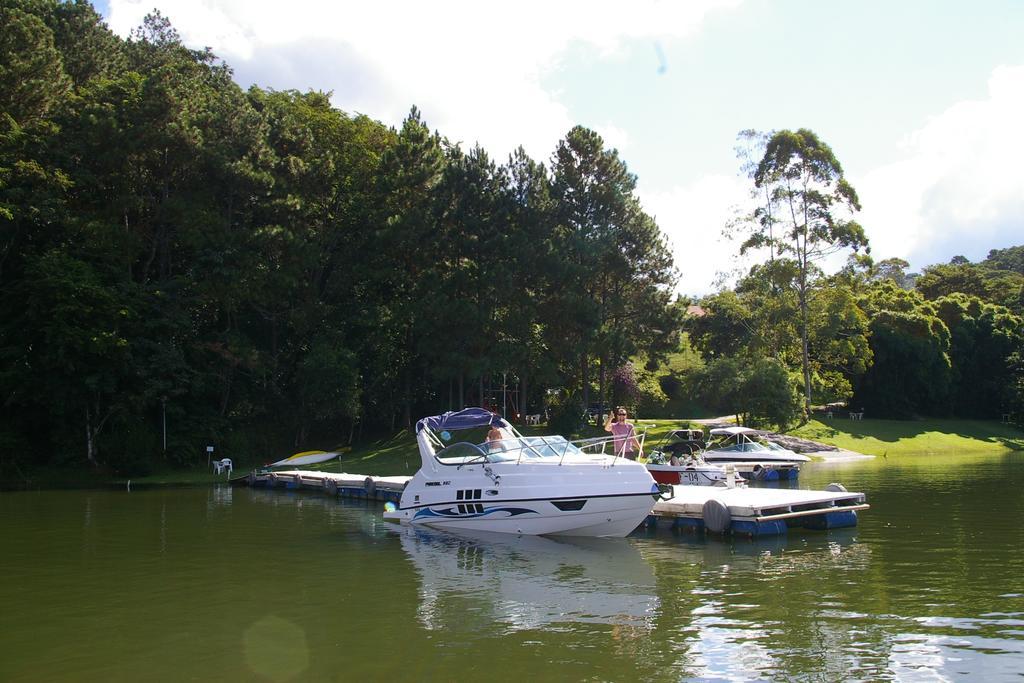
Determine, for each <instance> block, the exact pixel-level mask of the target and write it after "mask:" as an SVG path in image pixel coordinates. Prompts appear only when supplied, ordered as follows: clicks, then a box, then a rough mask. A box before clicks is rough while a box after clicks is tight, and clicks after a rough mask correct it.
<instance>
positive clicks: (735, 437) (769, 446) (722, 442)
mask: <svg viewBox="0 0 1024 683" xmlns="http://www.w3.org/2000/svg"><path fill="white" fill-rule="evenodd" d="M701 455H702V456H703V457H704V460H706V461H707V462H708V463H710V464H712V465H714V464H721V463H727V462H731V463H739V462H742V463H761V464H764V465H771V464H779V463H801V462H810V460H811V459H810V458H808V457H807V456H806V455H800V454H799V453H794V452H793V451H791V450H789V449H788V448H783V447H782V446H780V445H778V444H776V443H772V442H771V441H768V440H766V439H765V438H764V436H763V432H759V431H758V430H756V429H751V428H749V427H718V428H716V429H712V430H711V442H710V443H709V444H708V446H707V448H706V449H705V450H704V452H703V453H702V454H701Z"/></svg>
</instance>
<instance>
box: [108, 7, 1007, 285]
mask: <svg viewBox="0 0 1024 683" xmlns="http://www.w3.org/2000/svg"><path fill="white" fill-rule="evenodd" d="M154 6H156V7H158V8H160V10H161V11H162V12H163V13H164V14H165V15H167V16H168V17H169V18H170V19H171V21H172V23H173V24H174V25H175V26H176V28H177V29H178V30H179V31H180V32H181V34H182V36H183V38H184V39H185V41H186V43H188V44H191V45H193V46H195V47H202V46H210V47H212V48H213V50H214V51H215V52H216V53H217V54H218V55H219V56H221V57H222V58H223V59H225V60H226V61H227V62H228V64H230V65H231V66H232V67H233V68H234V70H235V74H236V78H237V80H238V81H239V82H240V83H241V84H242V85H243V86H247V85H249V84H251V83H256V84H258V85H261V86H264V87H272V88H277V89H285V88H297V89H300V90H304V89H309V88H314V89H319V90H330V91H333V93H334V95H333V101H334V103H335V105H337V106H338V107H339V108H341V109H344V110H346V111H349V112H353V111H358V112H361V113H365V114H368V115H370V116H372V117H374V118H376V119H379V120H381V121H383V122H385V123H387V124H389V125H399V124H400V123H401V120H402V118H403V117H404V116H405V115H406V114H407V113H408V110H409V107H410V106H411V105H413V104H416V105H417V106H419V107H420V108H421V109H422V110H423V113H424V116H425V118H426V120H427V122H428V123H429V124H430V125H431V126H432V127H434V128H437V129H438V130H439V131H440V132H441V133H442V134H444V135H446V136H447V137H448V138H449V139H452V140H458V141H461V142H462V143H463V144H464V145H465V146H467V147H468V146H471V145H472V144H474V143H476V142H479V143H480V144H481V145H482V146H483V147H485V148H486V149H487V150H488V151H489V152H491V154H492V155H493V156H494V157H495V158H497V159H499V160H504V159H505V158H506V157H507V155H508V153H509V152H511V151H512V149H513V148H514V147H515V146H517V145H519V144H522V145H523V146H524V147H526V149H527V151H528V152H529V153H530V154H531V156H533V157H534V158H536V159H538V160H541V161H547V160H548V159H549V158H550V156H551V153H552V152H553V150H554V147H555V144H556V143H557V141H558V139H560V138H561V137H562V136H564V135H565V133H566V132H567V131H568V130H569V128H571V127H572V126H573V125H576V124H581V125H585V126H588V127H591V128H593V129H595V130H597V131H598V132H599V133H601V134H602V135H603V136H604V137H605V140H606V144H607V145H608V146H610V147H615V148H617V149H618V150H619V152H620V155H621V156H622V158H623V159H624V160H625V162H626V163H627V164H628V166H629V168H630V170H631V171H632V172H633V173H634V174H636V175H637V177H638V194H639V196H640V198H641V201H642V202H643V205H644V207H645V208H646V209H647V210H648V212H649V213H651V214H653V215H655V216H656V218H657V219H658V223H659V225H660V226H661V228H662V230H663V231H664V232H665V233H666V235H667V236H668V237H669V239H670V242H671V243H672V244H673V247H674V249H676V251H677V264H678V266H679V268H680V271H681V276H682V277H681V280H680V285H679V288H678V289H679V291H681V292H684V293H690V294H703V293H706V292H708V291H711V290H713V289H714V287H715V285H714V284H713V283H714V282H715V280H716V274H718V273H720V272H723V271H729V270H730V269H736V268H742V267H745V266H746V265H748V264H749V263H750V259H749V258H748V259H747V260H746V261H740V260H738V259H737V257H736V251H737V245H736V243H734V242H730V241H728V240H725V239H723V238H722V237H721V231H722V228H723V227H724V225H725V223H726V222H727V221H728V220H729V219H730V218H731V217H732V216H733V215H734V214H735V212H736V211H737V210H738V208H737V207H740V208H742V206H743V204H744V202H745V201H746V195H747V193H748V190H749V184H750V183H749V181H747V180H746V179H744V178H742V177H741V176H740V175H739V164H738V162H737V160H736V157H735V154H734V151H733V148H734V146H735V144H736V134H737V133H738V132H739V131H740V130H742V129H745V128H755V129H758V130H775V129H781V128H801V127H806V128H810V129H812V130H814V131H816V132H817V133H818V134H819V135H820V136H821V137H822V138H823V139H824V140H825V141H826V142H827V143H828V144H830V145H831V146H832V148H833V150H834V151H835V153H836V155H837V157H838V158H839V160H840V161H841V163H842V164H843V166H844V169H845V170H846V173H847V176H848V178H849V179H850V181H851V182H852V183H853V185H854V187H855V188H856V189H857V190H858V192H859V193H860V196H861V201H862V204H863V207H864V209H863V211H862V212H861V214H859V215H858V219H859V220H860V221H861V222H862V223H863V224H864V226H865V229H866V231H867V234H868V236H869V238H870V239H871V241H872V250H873V254H874V256H875V257H876V258H879V259H880V258H887V257H892V256H898V257H901V258H905V259H907V260H909V261H910V262H911V266H912V268H921V267H923V266H925V265H929V264H931V263H935V262H940V261H946V260H948V259H949V258H950V257H952V256H953V255H956V254H963V255H966V256H967V257H968V258H971V259H972V260H978V259H980V258H983V257H984V256H985V254H986V253H987V252H988V250H989V249H991V248H1002V247H1007V246H1012V245H1015V244H1024V173H1022V172H1021V171H1020V169H1019V161H1020V159H1021V158H1022V157H1024V134H1022V132H1021V126H1020V122H1021V121H1024V38H1022V37H1024V2H1011V1H987V0H981V1H979V2H973V3H963V2H941V1H932V2H924V1H909V0H901V1H899V2H871V1H866V0H862V1H860V2H805V1H802V0H801V1H798V0H790V1H778V2H769V1H768V0H689V1H688V2H658V1H656V0H635V1H634V2H633V3H629V4H627V3H613V2H609V1H604V0H591V1H590V2H553V1H550V0H549V1H547V2H541V1H537V0H522V1H521V2H518V3H515V4H514V5H513V4H508V5H498V4H489V3H480V2H478V1H477V2H462V1H457V2H456V1H449V0H435V1H434V2H431V3H426V4H412V3H403V2H397V1H392V0H382V1H379V2H375V3H372V6H371V4H368V3H360V4H353V3H347V2H333V3H325V2H320V1H319V0H292V1H291V2H289V3H273V4H271V3H261V2H251V1H246V0H166V1H165V0H109V4H106V3H100V4H98V6H97V7H98V9H99V10H100V11H101V12H102V13H103V15H104V16H105V17H106V18H107V20H108V22H109V23H110V25H111V27H112V28H113V29H114V30H115V31H116V32H117V33H119V34H121V35H126V34H127V32H128V30H130V28H131V27H133V26H135V25H137V24H138V23H139V22H140V21H141V18H142V16H143V15H144V14H145V13H146V12H147V11H149V10H150V9H152V8H153V7H154ZM694 255H699V258H694ZM753 258H756V256H755V257H753Z"/></svg>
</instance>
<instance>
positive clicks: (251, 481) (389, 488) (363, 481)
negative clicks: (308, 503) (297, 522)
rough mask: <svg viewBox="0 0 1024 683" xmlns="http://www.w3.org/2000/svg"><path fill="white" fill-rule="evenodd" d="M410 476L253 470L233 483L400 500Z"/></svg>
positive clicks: (379, 499) (373, 498)
mask: <svg viewBox="0 0 1024 683" xmlns="http://www.w3.org/2000/svg"><path fill="white" fill-rule="evenodd" d="M410 479H412V477H374V476H368V475H365V474H348V473H345V472H321V471H316V470H279V471H274V472H250V473H249V474H248V475H247V476H245V477H239V478H237V479H235V480H233V482H234V483H239V484H248V485H249V486H253V487H263V488H269V489H273V488H286V489H314V490H320V491H323V492H325V493H328V494H330V495H334V496H341V497H342V498H358V499H362V500H378V501H384V502H387V501H391V502H394V503H397V502H398V500H399V498H401V497H402V489H404V488H405V484H406V482H408V481H409V480H410Z"/></svg>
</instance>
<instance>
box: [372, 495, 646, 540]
mask: <svg viewBox="0 0 1024 683" xmlns="http://www.w3.org/2000/svg"><path fill="white" fill-rule="evenodd" d="M656 494H657V491H652V490H649V491H646V492H642V493H641V492H638V493H634V494H621V495H614V496H594V497H586V496H580V497H574V498H570V499H564V498H563V499H544V500H536V499H534V500H489V501H486V502H472V503H461V504H460V503H457V502H456V503H452V502H447V503H439V504H435V505H424V506H421V507H418V508H410V509H402V510H399V511H397V512H398V514H397V515H393V517H392V518H395V517H397V519H398V520H399V521H402V522H408V523H411V524H422V525H424V526H428V527H432V528H435V529H454V530H464V531H490V532H497V533H510V534H525V535H542V536H559V535H563V536H599V537H609V536H611V537H617V536H625V535H627V534H629V533H630V532H631V531H633V530H634V529H636V528H637V527H638V526H639V525H640V524H641V523H642V522H643V521H644V519H645V518H646V517H647V515H648V514H650V511H651V508H652V507H653V506H654V502H655V498H656ZM575 507H578V508H579V509H571V508H575ZM563 508H565V509H563Z"/></svg>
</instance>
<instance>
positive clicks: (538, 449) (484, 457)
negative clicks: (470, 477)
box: [437, 436, 585, 465]
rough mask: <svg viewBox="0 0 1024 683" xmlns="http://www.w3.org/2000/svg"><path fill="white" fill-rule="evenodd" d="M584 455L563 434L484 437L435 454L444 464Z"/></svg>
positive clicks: (531, 459) (541, 459) (522, 460)
mask: <svg viewBox="0 0 1024 683" xmlns="http://www.w3.org/2000/svg"><path fill="white" fill-rule="evenodd" d="M581 455H585V454H584V453H583V451H581V450H580V449H579V447H577V446H576V445H575V444H573V443H571V442H569V441H567V440H566V438H565V437H564V436H524V437H521V438H511V439H502V440H500V441H486V442H484V443H481V444H472V443H468V442H465V441H464V442H460V443H455V444H452V445H451V446H449V447H448V448H445V449H444V450H442V451H441V452H440V453H438V454H437V459H438V461H440V462H441V463H443V464H445V465H465V464H468V463H471V462H526V461H532V462H543V461H545V460H561V459H562V458H563V457H564V458H572V457H575V456H581Z"/></svg>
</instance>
